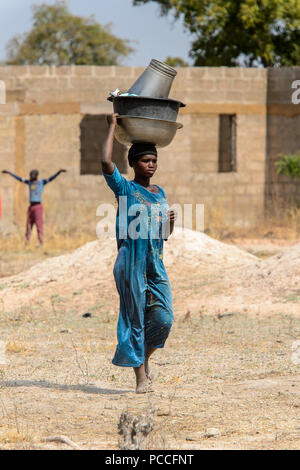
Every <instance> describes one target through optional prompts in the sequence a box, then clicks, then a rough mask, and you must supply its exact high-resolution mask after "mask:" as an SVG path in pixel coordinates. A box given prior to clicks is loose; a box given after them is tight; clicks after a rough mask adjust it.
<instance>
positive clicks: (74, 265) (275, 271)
mask: <svg viewBox="0 0 300 470" xmlns="http://www.w3.org/2000/svg"><path fill="white" fill-rule="evenodd" d="M180 235H181V236H180ZM235 245H238V246H235ZM271 245H272V246H271ZM241 247H242V248H243V249H241ZM262 247H263V248H262ZM272 250H273V251H272ZM255 251H259V252H260V253H262V252H263V253H264V255H263V256H260V257H257V256H255V255H254V254H253V253H254V252H255ZM268 253H269V254H271V255H273V256H267V255H268ZM299 255H300V244H294V243H291V242H287V243H286V244H283V243H279V244H275V243H273V244H272V242H270V241H265V240H264V241H263V243H262V242H261V241H259V240H256V241H253V240H252V243H251V242H247V241H245V240H234V241H231V243H222V242H219V241H217V240H214V239H212V238H210V237H208V236H206V235H205V234H202V233H195V232H192V231H185V232H184V234H183V235H182V234H180V233H178V232H177V233H175V236H174V237H173V239H170V240H169V241H168V242H167V243H166V246H165V255H164V259H165V264H166V267H167V270H168V273H169V277H170V280H171V284H172V289H173V296H174V313H175V321H174V326H173V328H172V332H171V335H170V338H169V339H168V342H167V344H166V347H165V349H163V350H160V351H157V352H156V353H155V355H154V356H153V361H152V371H153V373H154V383H155V391H154V392H153V393H150V394H146V395H136V394H135V392H134V389H135V383H134V375H133V372H132V370H131V369H127V368H117V367H114V366H113V365H112V364H111V358H112V355H113V353H114V349H115V346H116V323H117V316H118V296H117V292H116V289H115V285H114V281H113V275H112V267H113V263H114V259H115V256H116V245H115V241H114V240H110V239H107V238H103V239H102V240H97V241H94V242H90V243H88V244H86V245H84V246H83V247H81V248H79V249H78V250H76V251H75V252H73V253H71V254H67V255H64V256H59V257H52V258H48V259H46V260H44V261H42V262H41V263H38V264H36V265H34V266H33V267H31V268H30V269H29V270H27V271H25V272H22V273H19V274H17V275H15V276H12V277H8V278H1V280H0V311H1V317H0V318H1V320H0V321H1V332H2V341H3V344H4V345H5V358H6V361H7V364H6V365H1V364H0V416H1V420H0V447H1V448H5V449H6V448H8V449H23V448H25V449H39V448H42V449H69V448H71V446H72V445H73V446H75V447H76V448H77V446H78V447H79V448H82V449H118V448H119V447H120V446H122V438H121V436H120V435H119V434H118V423H119V419H120V415H121V413H122V412H123V411H126V412H128V413H131V414H132V415H133V416H138V415H140V414H147V413H148V414H149V413H151V416H152V419H153V424H154V429H153V431H151V432H150V434H149V436H148V438H147V442H146V443H145V446H146V448H148V449H297V448H299V447H300V446H299V442H300V441H299V439H300V413H299V411H300V401H299V395H300V368H299V364H300V347H299V348H298V346H299V343H298V341H299V340H300V308H299V305H300V290H299V281H300V262H299ZM86 313H89V314H90V315H87V316H86V315H85V316H84V314H86ZM0 351H1V349H0ZM2 356H3V355H2ZM0 359H1V356H0ZM0 362H1V361H0ZM2 362H3V359H2ZM211 428H213V430H211ZM53 436H65V437H67V438H68V439H70V440H71V442H70V441H68V440H66V441H65V442H64V443H63V442H57V440H56V441H54V440H53V439H52V438H53ZM49 438H50V440H49Z"/></svg>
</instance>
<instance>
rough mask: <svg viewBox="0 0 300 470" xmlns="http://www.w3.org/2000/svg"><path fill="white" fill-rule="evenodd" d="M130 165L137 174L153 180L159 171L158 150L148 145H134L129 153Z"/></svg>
mask: <svg viewBox="0 0 300 470" xmlns="http://www.w3.org/2000/svg"><path fill="white" fill-rule="evenodd" d="M128 161H129V165H130V166H131V167H132V168H133V169H134V172H135V174H139V175H140V176H144V177H147V178H151V176H153V175H154V173H155V171H156V169H157V150H156V147H155V145H153V144H148V143H137V144H133V145H132V146H131V147H130V149H129V152H128Z"/></svg>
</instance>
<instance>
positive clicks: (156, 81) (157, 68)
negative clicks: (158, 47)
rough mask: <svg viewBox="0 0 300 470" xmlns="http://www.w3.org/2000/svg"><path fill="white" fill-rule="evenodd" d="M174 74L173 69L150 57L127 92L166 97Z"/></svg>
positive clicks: (152, 96)
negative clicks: (149, 60)
mask: <svg viewBox="0 0 300 470" xmlns="http://www.w3.org/2000/svg"><path fill="white" fill-rule="evenodd" d="M176 75H177V72H176V70H175V69H173V68H172V67H170V66H169V65H167V64H165V63H164V62H160V61H159V60H156V59H152V60H151V62H150V64H149V65H148V67H147V68H146V69H145V70H144V72H143V73H142V75H140V76H139V78H138V79H137V80H136V81H135V82H134V84H133V85H132V86H131V87H130V88H129V90H128V93H131V94H134V95H138V96H149V97H151V98H168V96H169V93H170V89H171V86H172V83H173V80H174V78H175V76H176Z"/></svg>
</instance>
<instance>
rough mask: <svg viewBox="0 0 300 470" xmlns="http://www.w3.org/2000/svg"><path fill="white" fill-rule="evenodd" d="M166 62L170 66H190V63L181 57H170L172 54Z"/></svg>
mask: <svg viewBox="0 0 300 470" xmlns="http://www.w3.org/2000/svg"><path fill="white" fill-rule="evenodd" d="M164 62H165V63H166V64H168V65H170V67H188V65H189V64H188V63H187V62H186V61H185V60H183V59H182V58H181V57H170V56H168V57H167V58H166V60H165V61H164Z"/></svg>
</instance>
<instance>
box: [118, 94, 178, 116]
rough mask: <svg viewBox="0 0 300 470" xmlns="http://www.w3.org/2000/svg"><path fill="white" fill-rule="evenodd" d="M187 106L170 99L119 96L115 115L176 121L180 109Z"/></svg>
mask: <svg viewBox="0 0 300 470" xmlns="http://www.w3.org/2000/svg"><path fill="white" fill-rule="evenodd" d="M184 106H185V104H184V103H181V101H176V100H172V99H168V98H149V97H144V96H117V97H116V98H114V100H113V107H114V113H118V114H119V115H120V116H135V117H147V118H152V119H162V120H164V121H176V119H177V115H178V111H179V108H182V107H184Z"/></svg>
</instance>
